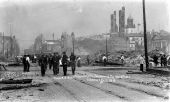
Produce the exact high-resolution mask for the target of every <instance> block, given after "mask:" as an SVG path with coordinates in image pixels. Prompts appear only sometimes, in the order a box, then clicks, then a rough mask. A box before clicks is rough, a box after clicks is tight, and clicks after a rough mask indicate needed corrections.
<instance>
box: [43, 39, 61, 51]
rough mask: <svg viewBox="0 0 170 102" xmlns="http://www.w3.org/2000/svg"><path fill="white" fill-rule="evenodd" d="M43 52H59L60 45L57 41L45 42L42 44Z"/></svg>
mask: <svg viewBox="0 0 170 102" xmlns="http://www.w3.org/2000/svg"><path fill="white" fill-rule="evenodd" d="M44 46H45V48H44V49H45V52H47V53H48V52H49V53H50V52H51V53H54V52H61V43H60V41H59V40H45V42H44Z"/></svg>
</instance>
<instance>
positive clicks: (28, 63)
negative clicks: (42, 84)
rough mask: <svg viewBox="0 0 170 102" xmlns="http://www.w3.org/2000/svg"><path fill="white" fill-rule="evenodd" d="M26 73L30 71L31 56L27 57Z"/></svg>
mask: <svg viewBox="0 0 170 102" xmlns="http://www.w3.org/2000/svg"><path fill="white" fill-rule="evenodd" d="M26 71H27V72H29V71H30V58H29V55H27V57H26Z"/></svg>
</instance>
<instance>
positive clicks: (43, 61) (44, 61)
mask: <svg viewBox="0 0 170 102" xmlns="http://www.w3.org/2000/svg"><path fill="white" fill-rule="evenodd" d="M40 65H41V76H45V72H46V69H47V57H46V56H45V55H44V54H43V55H42V56H41V58H40Z"/></svg>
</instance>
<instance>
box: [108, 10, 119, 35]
mask: <svg viewBox="0 0 170 102" xmlns="http://www.w3.org/2000/svg"><path fill="white" fill-rule="evenodd" d="M110 32H111V33H115V32H118V27H117V24H116V11H114V13H113V14H111V29H110Z"/></svg>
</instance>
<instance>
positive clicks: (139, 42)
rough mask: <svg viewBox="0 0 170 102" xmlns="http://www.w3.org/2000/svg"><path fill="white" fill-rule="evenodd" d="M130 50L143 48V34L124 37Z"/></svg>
mask: <svg viewBox="0 0 170 102" xmlns="http://www.w3.org/2000/svg"><path fill="white" fill-rule="evenodd" d="M126 37H127V39H128V41H129V47H130V50H142V49H143V46H144V39H143V34H138V33H131V34H127V35H126Z"/></svg>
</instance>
